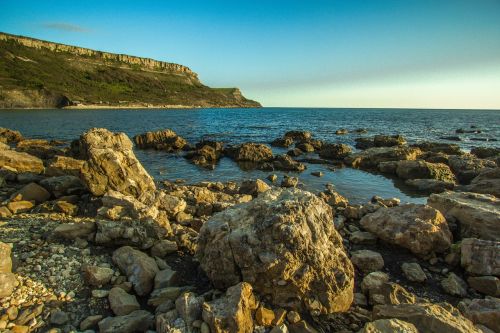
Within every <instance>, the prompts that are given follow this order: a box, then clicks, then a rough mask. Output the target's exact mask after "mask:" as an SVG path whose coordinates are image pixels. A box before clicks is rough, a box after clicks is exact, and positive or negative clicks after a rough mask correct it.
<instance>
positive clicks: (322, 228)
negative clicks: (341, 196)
mask: <svg viewBox="0 0 500 333" xmlns="http://www.w3.org/2000/svg"><path fill="white" fill-rule="evenodd" d="M332 221H333V216H332V210H331V208H330V207H329V206H328V205H327V204H326V203H325V202H324V201H323V200H321V199H320V198H318V197H317V196H315V195H314V194H312V193H309V192H306V191H302V190H298V189H273V190H270V191H267V192H264V193H262V194H261V195H260V196H259V197H257V198H256V199H254V200H252V201H251V202H248V203H244V204H240V205H236V206H234V207H232V208H229V209H227V210H225V211H223V212H221V213H219V214H216V215H214V216H213V217H212V218H211V219H210V220H208V221H207V222H206V223H205V224H204V225H203V227H202V228H201V231H200V236H199V245H198V251H197V257H198V259H199V260H200V264H201V267H202V268H203V270H204V271H205V272H206V273H207V275H208V277H209V278H210V279H211V281H212V282H213V283H214V285H215V286H216V287H217V288H227V287H229V286H231V285H234V284H236V283H238V282H240V281H245V282H249V283H251V284H252V285H253V287H254V289H255V291H256V292H257V293H258V294H260V295H262V296H264V297H267V298H268V299H269V301H270V302H271V303H272V304H274V305H277V306H282V307H288V308H293V309H296V310H304V311H309V312H311V313H332V312H339V311H346V310H347V309H349V307H350V304H351V302H352V299H353V285H354V279H353V278H354V271H353V266H352V264H351V262H350V260H349V258H348V256H347V255H346V253H345V251H344V248H343V245H342V238H341V237H340V235H339V234H338V232H337V231H336V230H335V228H334V226H333V222H332Z"/></svg>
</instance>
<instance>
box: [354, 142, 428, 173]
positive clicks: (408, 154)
mask: <svg viewBox="0 0 500 333" xmlns="http://www.w3.org/2000/svg"><path fill="white" fill-rule="evenodd" d="M420 154H421V151H420V150H419V149H418V148H410V147H376V148H369V149H366V150H364V151H362V152H359V153H354V154H351V155H349V156H348V157H346V158H345V159H344V162H345V163H346V164H347V165H350V166H352V167H355V168H368V169H370V168H377V166H378V165H379V164H380V163H382V162H388V161H401V160H415V159H417V157H418V156H419V155H420Z"/></svg>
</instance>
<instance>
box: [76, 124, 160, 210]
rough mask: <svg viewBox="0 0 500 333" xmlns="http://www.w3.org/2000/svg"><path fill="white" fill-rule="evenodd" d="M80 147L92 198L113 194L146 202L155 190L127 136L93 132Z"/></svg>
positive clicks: (84, 139) (101, 130)
mask: <svg viewBox="0 0 500 333" xmlns="http://www.w3.org/2000/svg"><path fill="white" fill-rule="evenodd" d="M80 147H81V149H82V151H83V155H84V156H85V157H86V158H87V160H86V161H85V164H84V165H83V168H82V179H83V180H84V182H85V184H86V185H87V187H88V188H89V190H90V192H92V194H94V195H96V196H102V195H103V194H105V193H106V192H107V191H108V190H114V191H117V192H120V193H122V194H125V195H131V196H133V197H134V198H137V199H140V200H141V201H143V200H145V199H144V197H146V196H148V195H150V194H151V193H153V192H154V191H155V190H156V186H155V183H154V181H153V178H151V176H150V175H149V174H148V173H147V171H146V170H145V169H144V168H143V166H142V164H141V163H140V162H139V161H138V160H137V158H136V157H135V154H134V152H133V150H132V142H131V141H130V139H129V138H128V137H127V135H126V134H124V133H112V132H110V131H108V130H107V129H103V128H101V129H98V128H94V129H91V130H89V131H87V132H86V133H84V134H83V135H82V136H81V137H80Z"/></svg>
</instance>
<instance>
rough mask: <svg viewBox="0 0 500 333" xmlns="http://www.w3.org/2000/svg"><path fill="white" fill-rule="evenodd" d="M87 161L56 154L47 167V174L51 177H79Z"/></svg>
mask: <svg viewBox="0 0 500 333" xmlns="http://www.w3.org/2000/svg"><path fill="white" fill-rule="evenodd" d="M84 163H85V161H82V160H77V159H74V158H72V157H68V156H60V155H57V156H54V158H53V159H52V160H50V161H49V162H48V165H47V167H46V168H45V175H47V176H49V177H57V176H74V177H79V176H80V172H81V169H82V167H83V164H84Z"/></svg>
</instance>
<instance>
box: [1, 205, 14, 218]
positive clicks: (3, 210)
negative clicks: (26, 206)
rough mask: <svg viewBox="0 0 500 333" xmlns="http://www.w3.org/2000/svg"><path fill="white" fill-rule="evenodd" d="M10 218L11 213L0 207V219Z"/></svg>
mask: <svg viewBox="0 0 500 333" xmlns="http://www.w3.org/2000/svg"><path fill="white" fill-rule="evenodd" d="M11 216H12V212H11V211H10V210H9V209H8V208H7V207H5V206H2V207H0V218H2V219H6V218H9V217H11Z"/></svg>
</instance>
